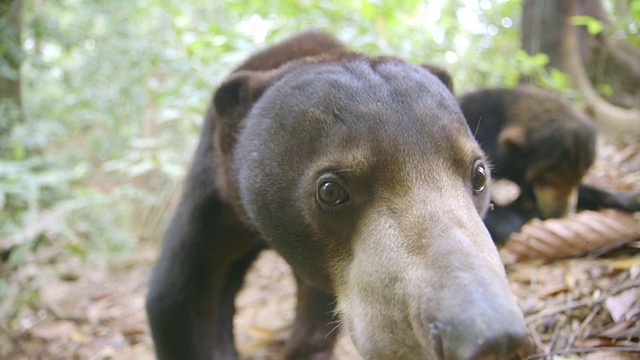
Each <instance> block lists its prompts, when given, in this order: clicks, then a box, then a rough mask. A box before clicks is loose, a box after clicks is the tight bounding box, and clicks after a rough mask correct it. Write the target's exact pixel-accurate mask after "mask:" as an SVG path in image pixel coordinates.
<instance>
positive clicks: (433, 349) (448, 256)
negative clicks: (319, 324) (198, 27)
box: [338, 194, 526, 359]
mask: <svg viewBox="0 0 640 360" xmlns="http://www.w3.org/2000/svg"><path fill="white" fill-rule="evenodd" d="M414 195H415V196H416V197H414V198H413V200H412V201H410V202H407V201H405V202H404V203H405V204H403V206H404V205H406V204H407V203H413V209H414V210H415V209H416V208H418V209H420V213H418V214H416V213H412V210H411V208H409V209H408V210H407V211H405V212H400V213H398V214H395V215H393V214H392V213H390V212H389V211H388V209H387V206H386V205H383V204H379V205H378V206H376V209H375V210H372V213H371V214H370V215H369V216H368V218H367V221H366V222H364V223H363V224H362V225H361V227H360V228H359V229H358V232H357V235H356V238H355V239H354V242H355V250H354V259H353V262H352V263H351V264H350V265H349V266H348V271H347V276H346V278H345V281H344V283H341V284H340V287H339V296H338V299H339V305H340V310H341V313H342V314H344V317H345V322H346V324H347V328H348V329H349V332H350V334H351V337H352V339H353V341H354V343H355V344H356V347H357V348H358V349H359V351H360V352H361V354H362V356H363V357H364V358H365V359H392V358H399V359H400V358H401V359H477V358H480V357H481V356H482V355H487V354H490V355H494V356H496V357H495V358H497V359H499V358H505V359H511V358H514V354H516V353H517V352H518V351H520V352H521V355H522V354H523V353H522V352H523V349H525V347H526V344H525V343H526V340H525V339H526V333H525V328H524V323H523V319H522V315H521V313H520V310H519V309H518V307H517V306H516V303H515V302H514V300H513V298H512V297H511V295H510V291H509V288H508V284H507V282H506V280H505V273H504V270H503V267H502V265H501V263H500V260H499V259H498V256H497V253H496V251H495V249H494V247H493V245H492V243H491V239H490V237H489V235H488V233H487V231H486V230H485V228H484V226H483V224H482V222H481V220H480V218H479V217H478V216H477V212H475V208H474V207H473V205H472V204H469V203H467V204H464V202H462V203H457V202H455V201H453V202H452V203H450V204H443V203H438V202H433V203H432V204H433V205H434V206H433V207H432V208H431V209H424V206H420V205H419V204H425V203H426V204H428V203H430V202H429V199H428V196H424V194H422V196H420V194H414ZM405 200H406V199H405ZM465 205H466V206H465ZM420 219H423V220H420ZM424 219H431V221H426V220H424ZM434 219H437V220H436V221H433V220H434ZM490 358H491V357H490Z"/></svg>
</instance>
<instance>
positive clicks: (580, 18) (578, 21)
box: [571, 15, 603, 36]
mask: <svg viewBox="0 0 640 360" xmlns="http://www.w3.org/2000/svg"><path fill="white" fill-rule="evenodd" d="M571 25H577V26H586V27H587V32H588V33H589V34H591V35H593V36H596V35H598V34H600V33H601V32H602V30H603V25H602V22H601V21H600V20H598V19H595V18H593V17H591V16H586V15H576V16H572V17H571Z"/></svg>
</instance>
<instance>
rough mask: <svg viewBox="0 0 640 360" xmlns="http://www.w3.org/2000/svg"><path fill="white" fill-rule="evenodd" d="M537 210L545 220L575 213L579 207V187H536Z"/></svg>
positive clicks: (534, 187) (534, 189) (534, 190)
mask: <svg viewBox="0 0 640 360" xmlns="http://www.w3.org/2000/svg"><path fill="white" fill-rule="evenodd" d="M533 193H534V195H535V197H536V208H537V210H538V212H539V213H540V216H541V217H542V218H543V219H546V218H551V217H561V216H564V215H566V214H570V213H574V212H575V211H576V207H577V205H578V187H577V186H549V185H544V186H543V185H534V186H533Z"/></svg>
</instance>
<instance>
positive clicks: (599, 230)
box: [500, 209, 640, 264]
mask: <svg viewBox="0 0 640 360" xmlns="http://www.w3.org/2000/svg"><path fill="white" fill-rule="evenodd" d="M637 239H640V223H638V221H637V220H635V219H634V217H633V215H632V214H629V213H626V212H623V211H619V210H615V209H604V210H600V211H589V210H586V211H582V212H579V213H576V214H570V215H568V216H566V217H563V218H560V219H547V220H540V219H533V220H531V221H529V222H528V223H526V224H525V225H524V226H523V227H522V229H520V232H518V233H514V234H511V236H510V237H509V239H508V240H507V242H506V245H505V246H504V247H503V248H502V249H500V256H501V257H502V260H503V261H504V262H505V263H506V264H512V263H515V262H517V261H520V260H526V259H541V260H555V259H561V258H566V257H570V256H578V255H582V254H585V253H589V252H592V251H595V250H598V249H602V248H605V247H608V246H612V245H617V246H619V245H622V244H624V243H628V242H631V241H634V240H637Z"/></svg>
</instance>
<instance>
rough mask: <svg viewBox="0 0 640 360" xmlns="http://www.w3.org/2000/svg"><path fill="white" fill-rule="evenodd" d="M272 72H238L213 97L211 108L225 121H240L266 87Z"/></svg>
mask: <svg viewBox="0 0 640 360" xmlns="http://www.w3.org/2000/svg"><path fill="white" fill-rule="evenodd" d="M272 72H273V71H239V72H237V73H235V74H233V75H231V76H230V77H229V78H228V79H227V80H226V81H225V82H224V83H222V85H220V87H219V88H218V90H216V92H215V94H214V95H213V106H214V107H215V109H216V112H217V113H218V115H220V116H221V117H222V118H225V119H242V118H243V117H244V116H245V115H246V114H247V113H248V112H249V109H251V106H253V103H255V102H256V100H258V98H260V95H262V93H263V92H264V89H265V88H266V87H267V86H268V83H269V81H268V80H269V79H270V78H271V75H272Z"/></svg>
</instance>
